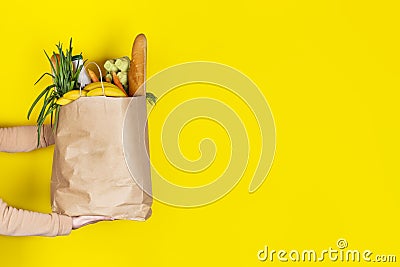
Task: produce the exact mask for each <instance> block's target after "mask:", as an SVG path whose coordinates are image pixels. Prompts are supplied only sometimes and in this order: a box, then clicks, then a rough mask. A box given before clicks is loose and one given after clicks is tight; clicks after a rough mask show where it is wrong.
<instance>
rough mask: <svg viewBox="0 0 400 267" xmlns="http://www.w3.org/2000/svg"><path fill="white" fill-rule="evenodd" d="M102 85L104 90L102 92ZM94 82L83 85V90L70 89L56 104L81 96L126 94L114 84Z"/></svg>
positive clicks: (65, 103) (116, 95)
mask: <svg viewBox="0 0 400 267" xmlns="http://www.w3.org/2000/svg"><path fill="white" fill-rule="evenodd" d="M103 86H104V92H103ZM103 86H102V82H94V83H90V84H88V85H86V86H85V88H84V89H83V90H71V91H68V92H67V93H65V94H64V95H63V96H62V97H60V98H59V99H58V100H57V102H56V103H57V104H58V105H61V106H64V105H67V104H69V103H71V102H72V101H74V100H77V99H78V98H80V97H81V96H113V97H124V96H128V95H127V94H126V92H125V91H123V90H121V89H120V88H118V87H117V86H116V85H114V84H112V83H109V82H103Z"/></svg>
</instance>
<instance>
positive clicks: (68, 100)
mask: <svg viewBox="0 0 400 267" xmlns="http://www.w3.org/2000/svg"><path fill="white" fill-rule="evenodd" d="M72 101H74V100H71V99H67V98H64V97H60V98H59V99H58V100H57V101H56V104H59V105H60V106H64V105H67V104H69V103H71V102H72Z"/></svg>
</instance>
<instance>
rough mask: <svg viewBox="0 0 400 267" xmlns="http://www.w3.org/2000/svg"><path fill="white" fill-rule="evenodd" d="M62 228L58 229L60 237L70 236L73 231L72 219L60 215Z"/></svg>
mask: <svg viewBox="0 0 400 267" xmlns="http://www.w3.org/2000/svg"><path fill="white" fill-rule="evenodd" d="M59 218H60V227H59V228H58V235H69V234H70V233H71V230H72V218H71V217H69V216H66V215H61V214H60V215H59Z"/></svg>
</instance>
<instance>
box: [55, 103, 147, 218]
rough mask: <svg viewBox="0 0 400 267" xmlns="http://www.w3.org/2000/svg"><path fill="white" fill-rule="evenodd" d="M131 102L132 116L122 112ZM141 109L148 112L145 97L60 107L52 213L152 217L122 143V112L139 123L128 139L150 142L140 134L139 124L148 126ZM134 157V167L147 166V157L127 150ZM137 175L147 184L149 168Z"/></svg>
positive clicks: (132, 124)
mask: <svg viewBox="0 0 400 267" xmlns="http://www.w3.org/2000/svg"><path fill="white" fill-rule="evenodd" d="M131 100H132V101H133V103H132V104H131V105H134V108H132V107H131V108H129V112H131V113H132V114H128V113H127V114H126V112H127V109H128V106H129V103H130V101H131ZM142 109H146V97H145V96H138V97H133V98H132V97H120V98H113V97H104V96H99V97H81V98H79V99H78V100H76V101H74V102H72V103H70V104H68V105H65V106H63V107H61V109H60V114H59V122H58V127H57V131H56V136H55V149H54V157H53V172H52V178H51V202H52V210H53V212H57V213H61V214H66V215H69V216H81V215H104V216H109V217H113V218H115V219H126V220H139V221H143V220H146V219H147V218H148V217H149V216H150V215H151V205H152V197H151V196H149V195H148V194H146V193H145V192H144V191H143V190H142V189H141V188H140V187H139V186H138V185H137V184H136V183H135V179H134V177H132V176H131V173H130V172H129V169H128V167H127V163H126V158H125V155H124V148H123V141H122V140H123V139H122V135H123V126H124V119H125V114H126V115H127V116H128V117H127V118H128V119H130V118H132V119H134V120H138V121H137V123H130V124H129V125H128V126H129V127H131V129H129V131H128V132H129V133H130V134H131V135H132V136H130V137H129V138H132V140H136V141H137V139H138V138H140V139H141V140H139V142H142V143H147V142H148V136H147V131H146V134H145V135H144V134H143V129H140V128H141V127H138V126H137V125H145V124H146V120H147V117H146V112H145V110H144V112H143V110H142ZM135 112H136V114H134V113H135ZM137 114H143V115H142V116H137ZM141 131H142V132H141ZM125 132H127V131H125ZM143 139H144V140H143ZM132 153H133V154H134V153H140V154H138V155H135V157H134V158H135V160H137V162H135V165H141V166H149V157H148V155H147V153H143V150H139V151H129V154H132ZM141 173H142V175H143V177H136V179H139V180H146V181H147V182H148V183H151V181H150V170H148V171H146V172H141Z"/></svg>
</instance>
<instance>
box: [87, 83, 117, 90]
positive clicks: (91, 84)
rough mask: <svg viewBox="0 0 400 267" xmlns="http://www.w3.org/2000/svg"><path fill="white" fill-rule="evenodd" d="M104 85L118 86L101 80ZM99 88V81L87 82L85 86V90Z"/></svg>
mask: <svg viewBox="0 0 400 267" xmlns="http://www.w3.org/2000/svg"><path fill="white" fill-rule="evenodd" d="M103 85H104V87H106V86H108V87H115V88H118V87H117V86H116V85H114V84H112V83H109V82H103ZM97 88H101V82H94V83H89V84H88V85H86V86H85V88H84V89H85V90H86V91H92V90H94V89H97Z"/></svg>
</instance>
